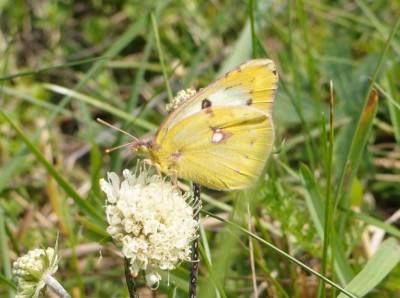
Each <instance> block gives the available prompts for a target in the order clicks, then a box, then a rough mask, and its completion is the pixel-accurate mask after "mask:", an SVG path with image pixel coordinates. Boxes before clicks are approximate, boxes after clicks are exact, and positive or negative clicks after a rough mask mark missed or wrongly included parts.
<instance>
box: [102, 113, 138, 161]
mask: <svg viewBox="0 0 400 298" xmlns="http://www.w3.org/2000/svg"><path fill="white" fill-rule="evenodd" d="M97 121H98V122H100V123H101V124H103V125H105V126H108V127H111V128H113V129H115V130H118V131H119V132H122V133H123V134H125V135H127V136H129V137H131V138H132V139H134V140H135V141H138V138H135V137H134V136H133V135H131V134H130V133H127V132H126V131H124V130H122V129H120V128H118V127H116V126H114V125H112V124H110V123H108V122H106V121H104V120H103V119H100V118H97ZM134 143H135V142H130V143H127V144H123V145H120V146H117V147H113V148H109V149H106V150H105V152H106V153H110V152H112V151H114V150H117V149H120V148H123V147H126V146H132V145H133V144H134Z"/></svg>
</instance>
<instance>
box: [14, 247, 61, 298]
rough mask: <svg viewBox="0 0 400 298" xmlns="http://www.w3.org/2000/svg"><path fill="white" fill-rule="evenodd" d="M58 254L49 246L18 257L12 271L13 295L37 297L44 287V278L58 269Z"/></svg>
mask: <svg viewBox="0 0 400 298" xmlns="http://www.w3.org/2000/svg"><path fill="white" fill-rule="evenodd" d="M58 260H59V259H58V256H57V254H56V252H55V250H54V249H53V248H51V247H49V248H47V249H46V250H44V249H35V250H31V251H29V252H28V253H27V254H26V255H24V256H22V257H20V258H18V259H17V260H16V261H15V262H14V264H13V269H12V273H13V275H14V282H15V284H16V285H17V295H16V296H15V297H20V298H22V297H39V296H40V295H41V293H42V292H44V290H45V287H46V282H45V279H46V277H47V276H48V275H50V276H51V275H53V274H54V273H56V272H57V269H58Z"/></svg>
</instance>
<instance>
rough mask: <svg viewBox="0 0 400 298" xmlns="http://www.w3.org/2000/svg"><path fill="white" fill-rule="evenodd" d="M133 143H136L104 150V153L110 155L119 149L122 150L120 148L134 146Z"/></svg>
mask: <svg viewBox="0 0 400 298" xmlns="http://www.w3.org/2000/svg"><path fill="white" fill-rule="evenodd" d="M133 143H134V142H131V143H127V144H123V145H120V146H117V147H113V148H109V149H106V150H104V151H105V152H106V153H110V152H113V151H115V150H117V149H120V148H123V147H126V146H130V145H133Z"/></svg>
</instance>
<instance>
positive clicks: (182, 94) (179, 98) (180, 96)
mask: <svg viewBox="0 0 400 298" xmlns="http://www.w3.org/2000/svg"><path fill="white" fill-rule="evenodd" d="M195 94H196V90H193V89H186V90H180V91H179V92H178V93H177V95H176V96H175V97H174V98H173V99H172V100H171V102H170V103H168V104H167V105H166V107H165V110H166V111H167V112H170V111H172V110H175V109H176V108H177V107H179V106H180V105H181V104H182V103H184V102H185V101H186V100H187V99H188V98H190V97H191V96H193V95H195Z"/></svg>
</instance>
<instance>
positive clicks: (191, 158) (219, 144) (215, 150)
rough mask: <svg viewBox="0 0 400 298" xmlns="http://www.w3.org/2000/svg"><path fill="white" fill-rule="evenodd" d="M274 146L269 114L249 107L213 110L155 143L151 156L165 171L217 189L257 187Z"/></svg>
mask: <svg viewBox="0 0 400 298" xmlns="http://www.w3.org/2000/svg"><path fill="white" fill-rule="evenodd" d="M273 142H274V130H273V124H272V119H271V116H270V115H266V114H265V113H264V112H263V111H260V110H258V109H255V108H253V107H249V106H246V105H245V106H229V107H225V106H217V107H209V108H205V109H203V110H201V111H200V112H198V113H195V114H192V115H190V116H188V117H186V118H184V119H182V120H181V121H179V122H178V123H176V124H175V125H174V126H173V127H172V128H171V129H170V130H168V131H167V132H166V133H165V134H164V135H163V136H162V137H161V136H160V135H158V136H157V138H156V139H155V141H154V143H153V146H152V148H151V149H150V155H151V157H152V159H153V161H154V162H156V163H158V164H159V165H160V167H161V170H162V171H164V172H167V173H172V172H176V173H177V175H178V177H180V178H184V179H187V180H190V181H193V182H196V183H199V184H201V185H204V186H206V187H209V188H212V189H218V190H233V189H243V188H247V187H249V186H251V185H252V184H254V183H255V182H256V181H257V180H258V178H259V175H260V174H261V171H262V169H263V168H264V165H265V162H266V160H267V158H268V156H269V154H270V151H271V148H272V145H273Z"/></svg>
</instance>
